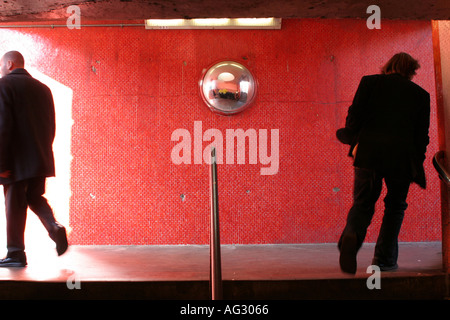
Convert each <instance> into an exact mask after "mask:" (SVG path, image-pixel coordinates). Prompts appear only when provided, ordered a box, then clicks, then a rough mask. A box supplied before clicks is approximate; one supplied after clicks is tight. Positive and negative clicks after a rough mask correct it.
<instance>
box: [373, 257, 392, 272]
mask: <svg viewBox="0 0 450 320" xmlns="http://www.w3.org/2000/svg"><path fill="white" fill-rule="evenodd" d="M372 265H375V266H378V268H380V271H394V270H397V269H398V264H397V263H394V264H385V263H381V262H378V261H377V260H376V259H373V260H372Z"/></svg>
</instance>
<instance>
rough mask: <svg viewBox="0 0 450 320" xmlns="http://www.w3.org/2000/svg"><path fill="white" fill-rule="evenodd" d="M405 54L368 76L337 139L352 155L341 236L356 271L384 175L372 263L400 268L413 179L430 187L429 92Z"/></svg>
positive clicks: (345, 267) (344, 260)
mask: <svg viewBox="0 0 450 320" xmlns="http://www.w3.org/2000/svg"><path fill="white" fill-rule="evenodd" d="M419 67H420V66H419V63H418V62H417V60H415V59H414V58H412V57H411V56H410V55H409V54H407V53H403V52H402V53H398V54H396V55H394V56H393V57H392V58H391V59H390V60H389V61H388V62H387V63H386V65H385V66H384V67H383V68H382V72H381V74H377V75H370V76H364V77H363V78H362V79H361V82H360V84H359V86H358V89H357V91H356V94H355V96H354V99H353V102H352V105H351V106H350V107H349V109H348V114H347V118H346V121H345V128H342V129H339V130H338V131H337V132H336V136H337V138H338V139H339V140H340V141H341V142H342V143H345V144H349V145H350V150H349V154H348V155H349V156H351V157H353V158H354V162H353V165H354V167H355V168H354V174H355V176H354V190H353V205H352V207H351V209H350V211H349V213H348V216H347V222H346V226H345V228H344V230H343V232H342V235H341V237H340V239H339V243H338V247H339V250H340V257H339V263H340V267H341V269H342V271H344V272H346V273H351V274H354V273H356V269H357V263H356V255H357V252H358V250H359V249H360V247H361V246H362V243H363V241H364V238H365V236H366V232H367V228H368V227H369V225H370V223H371V220H372V217H373V215H374V212H375V204H376V202H377V201H378V198H379V196H380V194H381V191H382V181H383V179H384V181H385V184H386V188H387V194H386V197H385V198H384V205H385V210H384V216H383V220H382V225H381V228H380V231H379V235H378V239H377V242H376V246H375V252H374V257H373V261H372V264H373V265H377V266H379V268H380V269H381V270H382V271H387V270H394V269H397V268H398V264H397V259H398V235H399V232H400V229H401V225H402V222H403V217H404V213H405V210H406V208H407V206H408V205H407V203H406V198H407V195H408V191H409V187H410V184H411V183H417V184H418V185H419V186H420V187H422V188H424V189H425V187H426V180H425V171H424V168H423V162H424V160H425V152H426V148H427V145H428V143H429V136H428V130H429V122H430V95H429V93H428V92H426V91H425V90H424V89H422V88H421V87H420V86H418V85H417V84H415V83H413V82H412V81H411V80H412V78H413V76H414V75H415V74H416V70H417V69H418V68H419Z"/></svg>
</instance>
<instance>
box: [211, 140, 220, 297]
mask: <svg viewBox="0 0 450 320" xmlns="http://www.w3.org/2000/svg"><path fill="white" fill-rule="evenodd" d="M210 178H211V179H210V182H211V185H210V189H211V230H210V233H211V234H210V237H211V238H210V259H211V261H210V263H211V264H210V279H211V298H212V300H221V299H222V266H221V257H220V227H219V199H218V189H217V163H216V149H215V148H214V147H213V148H212V149H211V171H210Z"/></svg>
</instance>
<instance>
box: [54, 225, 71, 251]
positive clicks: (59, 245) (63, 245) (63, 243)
mask: <svg viewBox="0 0 450 320" xmlns="http://www.w3.org/2000/svg"><path fill="white" fill-rule="evenodd" d="M50 238H51V239H52V240H53V241H54V242H55V243H56V252H57V253H58V256H60V255H62V254H64V253H65V252H66V251H67V248H68V247H69V244H68V242H67V234H66V228H64V227H63V226H62V225H60V224H57V225H56V227H55V231H53V232H52V234H51V235H50Z"/></svg>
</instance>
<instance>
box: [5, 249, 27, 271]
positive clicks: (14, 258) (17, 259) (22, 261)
mask: <svg viewBox="0 0 450 320" xmlns="http://www.w3.org/2000/svg"><path fill="white" fill-rule="evenodd" d="M26 265H27V258H26V256H25V253H22V252H21V253H19V254H15V253H12V254H9V253H8V255H7V256H6V258H4V259H1V260H0V267H3V268H11V267H15V268H23V267H25V266H26Z"/></svg>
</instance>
